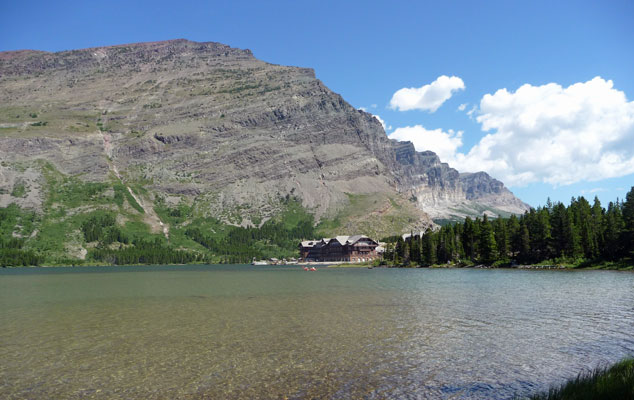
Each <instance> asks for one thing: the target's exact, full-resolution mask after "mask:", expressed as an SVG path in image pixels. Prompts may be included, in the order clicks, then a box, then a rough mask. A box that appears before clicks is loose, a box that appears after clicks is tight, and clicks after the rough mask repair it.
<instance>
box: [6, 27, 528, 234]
mask: <svg viewBox="0 0 634 400" xmlns="http://www.w3.org/2000/svg"><path fill="white" fill-rule="evenodd" d="M0 92H1V93H2V96H0V159H2V161H3V163H2V166H0V176H4V177H5V178H4V179H3V180H0V186H1V187H2V191H0V202H1V203H2V204H7V203H8V202H11V201H13V202H18V203H19V202H20V201H21V200H20V198H15V197H11V195H10V193H11V191H12V188H11V187H10V186H11V185H13V184H14V182H15V181H17V180H19V178H20V177H19V175H20V171H21V170H24V171H26V170H28V171H30V172H29V173H30V175H29V176H28V177H27V178H28V179H26V180H27V181H29V182H34V183H33V187H35V186H36V183H37V182H39V183H38V184H39V185H40V186H43V185H44V181H43V180H42V179H40V180H38V179H37V177H35V176H33V173H34V172H33V171H35V169H34V168H35V164H33V163H34V162H35V161H36V160H39V161H37V162H38V163H40V164H41V163H43V162H44V163H50V164H51V165H53V166H54V167H55V168H56V169H57V170H59V171H61V172H62V173H64V174H68V175H76V176H78V177H80V178H81V179H85V180H90V181H106V180H109V179H113V177H114V176H115V175H116V177H117V179H119V178H120V179H121V180H122V181H124V182H125V183H126V184H130V185H132V184H134V185H138V186H142V187H144V188H145V190H146V191H147V194H146V195H145V196H147V197H148V200H153V199H154V198H156V197H162V198H166V199H172V200H171V201H184V202H187V203H188V204H194V205H195V206H196V207H197V208H198V210H199V211H200V212H201V213H203V214H205V215H211V216H215V217H217V218H220V219H222V220H227V218H228V217H227V216H228V215H229V214H232V213H233V214H235V212H236V210H238V212H239V213H240V214H241V216H242V218H243V220H242V221H240V222H237V221H232V222H233V223H242V224H245V223H246V224H249V223H250V221H252V220H256V219H257V220H261V219H262V218H267V217H269V216H270V215H272V214H274V213H275V212H276V210H277V204H278V202H279V199H282V198H284V197H286V196H289V195H290V196H293V197H296V198H298V199H300V200H301V202H302V204H303V205H304V206H305V207H306V208H307V209H309V210H311V211H312V212H313V213H314V214H315V216H316V217H317V219H320V218H324V217H333V216H335V215H337V213H338V212H340V211H341V210H344V209H345V208H346V206H347V205H349V203H350V197H349V196H350V195H357V194H361V195H367V196H375V195H376V196H377V199H382V200H380V201H378V200H377V202H376V203H377V204H376V206H375V208H374V209H371V210H368V215H371V214H372V212H379V211H381V210H382V209H384V206H385V202H386V201H387V200H386V199H388V198H389V199H392V200H394V199H396V200H398V201H401V202H402V201H405V202H408V201H410V200H411V202H412V203H413V204H415V205H416V206H418V207H419V209H420V210H422V211H425V212H427V213H429V214H430V215H431V216H432V217H434V218H445V217H452V216H458V217H459V216H460V215H462V214H465V215H466V214H468V213H469V212H467V210H466V208H465V207H467V206H469V207H471V206H475V205H477V206H478V207H480V208H481V209H480V208H477V207H476V208H477V209H473V210H471V211H474V210H475V212H476V213H478V214H482V212H483V210H486V209H489V210H492V211H493V210H494V209H499V210H502V211H508V212H522V211H524V210H525V209H526V207H527V206H526V205H525V204H523V203H522V202H521V201H519V200H518V199H516V198H515V197H514V196H513V195H512V194H511V193H510V192H509V191H508V190H507V189H506V188H504V185H503V184H502V183H501V182H499V181H496V180H494V179H491V178H490V177H489V176H488V175H486V174H485V173H477V174H459V173H458V172H457V171H456V170H454V169H452V168H450V167H449V166H448V165H447V164H445V163H441V162H440V160H439V159H438V157H437V156H436V155H435V154H434V153H432V152H423V153H419V152H415V151H414V148H413V146H412V145H411V144H409V143H398V142H395V141H392V140H390V139H388V138H387V136H386V134H385V132H384V130H383V128H382V126H381V124H380V123H379V121H378V120H377V119H376V118H374V117H373V116H372V115H371V114H368V113H365V112H363V111H360V110H357V109H355V108H354V107H352V106H351V105H349V104H348V103H347V102H346V101H345V100H344V99H343V98H342V97H341V96H339V95H338V94H336V93H333V92H332V91H331V90H329V89H328V88H327V87H326V86H325V85H324V84H323V83H322V82H321V81H319V80H318V79H316V78H315V74H314V71H313V70H312V69H308V68H298V67H286V66H279V65H273V64H269V63H266V62H263V61H260V60H258V59H256V58H255V57H254V56H253V54H252V53H251V51H249V50H240V49H235V48H231V47H229V46H226V45H223V44H219V43H213V42H209V43H196V42H191V41H187V40H182V39H181V40H172V41H165V42H153V43H137V44H130V45H120V46H110V47H99V48H92V49H83V50H72V51H63V52H58V53H48V52H41V51H15V52H3V53H0ZM25 168H26V169H25ZM6 177H11V178H10V179H9V178H6ZM38 198H42V196H39V197H38V196H31V197H29V203H28V204H26V203H23V205H27V206H33V207H35V208H37V205H36V204H35V205H34V204H33V203H34V201H35V200H36V199H38ZM368 203H370V202H368ZM449 208H451V209H453V208H458V209H460V208H465V212H463V213H462V214H461V213H460V212H458V211H455V212H454V211H451V213H447V212H446V211H447V210H448V209H449ZM467 208H468V207H467ZM443 210H444V211H443ZM408 212H409V213H410V214H411V216H412V218H410V219H408V221H409V223H408V225H407V226H404V227H403V228H405V229H410V228H421V227H425V226H429V225H430V223H431V221H430V219H429V218H428V217H427V216H426V215H425V214H424V213H422V212H420V211H412V212H410V211H408ZM366 222H367V221H366Z"/></svg>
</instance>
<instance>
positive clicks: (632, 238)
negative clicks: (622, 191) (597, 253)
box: [621, 186, 634, 257]
mask: <svg viewBox="0 0 634 400" xmlns="http://www.w3.org/2000/svg"><path fill="white" fill-rule="evenodd" d="M622 214H623V233H622V235H621V236H622V239H621V243H622V251H623V255H624V256H626V257H634V186H632V188H631V189H630V191H629V192H628V193H627V195H625V201H624V202H623V207H622Z"/></svg>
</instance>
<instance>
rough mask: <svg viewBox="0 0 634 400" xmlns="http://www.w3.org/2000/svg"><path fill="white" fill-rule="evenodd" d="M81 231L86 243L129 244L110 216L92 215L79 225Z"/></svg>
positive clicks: (113, 218)
mask: <svg viewBox="0 0 634 400" xmlns="http://www.w3.org/2000/svg"><path fill="white" fill-rule="evenodd" d="M81 231H82V233H83V234H84V239H85V240H86V242H95V241H98V242H99V243H100V244H101V245H109V244H111V243H114V242H119V243H125V244H127V243H129V239H128V238H127V237H126V236H125V235H124V234H123V233H122V232H121V229H119V227H117V225H116V219H115V217H114V216H113V215H112V214H98V215H92V216H90V217H89V218H88V219H86V220H85V221H84V222H83V223H82V224H81Z"/></svg>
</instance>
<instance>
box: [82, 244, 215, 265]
mask: <svg viewBox="0 0 634 400" xmlns="http://www.w3.org/2000/svg"><path fill="white" fill-rule="evenodd" d="M90 257H91V258H92V259H94V260H97V261H102V262H105V263H108V264H114V265H129V264H187V263H193V262H201V263H203V262H207V261H208V260H207V258H206V257H205V256H204V255H202V254H198V253H194V252H190V251H184V250H176V249H173V248H171V247H169V246H167V245H166V244H165V243H164V242H163V241H162V240H161V239H158V238H157V239H156V240H154V241H144V240H135V241H133V243H132V246H129V247H121V248H119V249H110V248H97V249H94V250H92V251H91V253H90Z"/></svg>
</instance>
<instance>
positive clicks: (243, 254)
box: [185, 220, 315, 264]
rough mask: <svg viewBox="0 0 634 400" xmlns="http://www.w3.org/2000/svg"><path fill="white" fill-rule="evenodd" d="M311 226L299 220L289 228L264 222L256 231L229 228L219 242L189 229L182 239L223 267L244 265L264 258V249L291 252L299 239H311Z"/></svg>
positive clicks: (265, 256) (200, 231) (208, 235)
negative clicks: (194, 245) (226, 264)
mask: <svg viewBox="0 0 634 400" xmlns="http://www.w3.org/2000/svg"><path fill="white" fill-rule="evenodd" d="M314 233H315V232H314V227H313V222H312V221H310V220H302V221H299V222H298V223H297V225H296V226H294V227H292V228H287V227H286V226H285V224H284V223H282V222H275V221H267V222H266V223H264V225H262V226H261V227H260V228H255V227H251V228H242V227H233V228H231V230H230V231H229V233H228V234H227V235H226V236H224V237H221V238H217V237H216V238H214V237H213V236H212V235H210V234H208V233H205V232H203V231H202V230H201V229H200V228H190V229H188V230H187V231H185V235H187V237H189V238H190V239H192V240H193V241H195V242H197V243H200V244H201V245H203V246H204V247H205V248H207V249H208V250H209V251H210V252H211V253H213V254H215V255H217V256H220V261H221V262H223V263H232V264H233V263H246V262H250V261H251V260H252V259H253V258H256V259H261V258H267V257H268V256H269V255H270V252H267V250H266V249H267V247H268V248H269V249H270V248H271V247H274V248H277V249H278V250H277V251H276V253H277V252H278V251H279V250H282V251H283V252H286V253H291V252H293V253H294V252H295V251H296V250H297V244H298V242H299V240H301V239H302V238H307V237H313V236H314Z"/></svg>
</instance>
